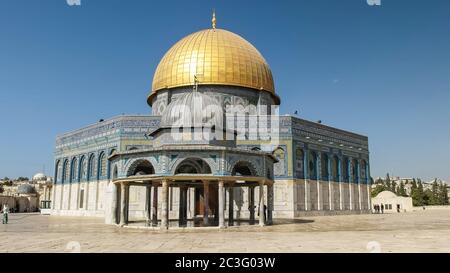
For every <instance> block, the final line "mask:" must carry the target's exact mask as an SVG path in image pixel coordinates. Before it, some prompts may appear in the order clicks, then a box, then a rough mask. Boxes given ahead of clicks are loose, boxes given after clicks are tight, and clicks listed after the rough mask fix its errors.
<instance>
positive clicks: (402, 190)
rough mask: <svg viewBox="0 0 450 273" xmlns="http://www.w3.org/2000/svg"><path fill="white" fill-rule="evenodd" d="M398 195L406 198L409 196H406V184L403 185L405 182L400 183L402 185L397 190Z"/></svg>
mask: <svg viewBox="0 0 450 273" xmlns="http://www.w3.org/2000/svg"><path fill="white" fill-rule="evenodd" d="M397 195H399V196H404V197H406V196H408V195H407V194H406V190H405V184H403V181H400V185H399V186H398V188H397Z"/></svg>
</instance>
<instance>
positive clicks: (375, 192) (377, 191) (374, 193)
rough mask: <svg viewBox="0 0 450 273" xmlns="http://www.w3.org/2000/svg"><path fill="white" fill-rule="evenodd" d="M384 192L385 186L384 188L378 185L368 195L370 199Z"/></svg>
mask: <svg viewBox="0 0 450 273" xmlns="http://www.w3.org/2000/svg"><path fill="white" fill-rule="evenodd" d="M385 190H386V188H385V186H384V185H383V184H378V185H376V186H375V188H374V189H372V192H371V193H370V195H371V196H372V197H375V196H377V195H378V194H379V193H380V192H382V191H385Z"/></svg>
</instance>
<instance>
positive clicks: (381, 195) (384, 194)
mask: <svg viewBox="0 0 450 273" xmlns="http://www.w3.org/2000/svg"><path fill="white" fill-rule="evenodd" d="M377 197H378V198H385V199H388V198H396V197H397V195H396V194H395V193H393V192H391V191H382V192H380V193H379V194H378V195H377Z"/></svg>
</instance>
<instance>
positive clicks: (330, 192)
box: [327, 155, 334, 210]
mask: <svg viewBox="0 0 450 273" xmlns="http://www.w3.org/2000/svg"><path fill="white" fill-rule="evenodd" d="M331 158H332V157H331V155H328V161H327V170H328V172H327V173H328V208H329V209H330V210H334V199H333V197H334V189H333V186H332V184H331V183H332V180H333V179H332V171H331Z"/></svg>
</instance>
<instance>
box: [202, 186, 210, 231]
mask: <svg viewBox="0 0 450 273" xmlns="http://www.w3.org/2000/svg"><path fill="white" fill-rule="evenodd" d="M203 224H205V226H208V224H209V181H203Z"/></svg>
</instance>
